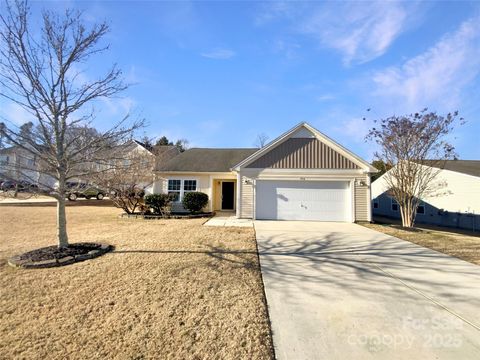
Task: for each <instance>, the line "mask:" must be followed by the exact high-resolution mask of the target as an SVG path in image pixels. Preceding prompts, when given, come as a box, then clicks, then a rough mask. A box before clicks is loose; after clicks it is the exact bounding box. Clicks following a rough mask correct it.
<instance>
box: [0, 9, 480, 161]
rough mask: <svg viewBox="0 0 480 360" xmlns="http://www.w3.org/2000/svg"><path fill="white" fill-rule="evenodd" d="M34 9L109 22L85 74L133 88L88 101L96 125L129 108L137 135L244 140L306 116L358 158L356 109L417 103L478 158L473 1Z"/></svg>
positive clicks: (479, 48)
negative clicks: (143, 123)
mask: <svg viewBox="0 0 480 360" xmlns="http://www.w3.org/2000/svg"><path fill="white" fill-rule="evenodd" d="M42 7H47V8H55V9H60V10H61V9H64V8H66V7H74V8H79V9H82V10H84V16H85V19H86V21H87V22H90V23H92V22H96V21H101V20H106V21H107V22H108V23H109V24H110V26H111V32H110V33H109V35H108V37H107V38H106V41H107V42H109V43H110V44H111V50H110V51H109V52H108V53H105V54H103V55H101V56H100V57H98V58H95V62H94V63H90V64H86V65H85V67H84V70H85V71H86V76H94V75H95V74H96V73H98V72H99V71H101V70H102V69H106V68H107V67H108V66H109V65H111V64H112V63H114V62H116V63H118V65H119V66H120V67H121V68H122V69H123V70H124V74H125V77H126V79H127V81H128V82H131V83H133V85H132V86H131V87H130V88H129V89H128V90H127V91H126V92H125V93H123V94H122V97H121V98H116V99H111V100H108V101H103V102H102V103H100V104H99V106H98V109H99V110H100V112H99V115H98V123H103V124H108V123H113V122H114V121H115V120H117V119H119V118H121V117H122V116H123V115H124V114H125V113H126V112H129V111H130V112H132V113H133V114H134V115H135V116H142V117H145V118H146V120H147V121H148V123H149V126H148V128H147V129H146V130H145V131H146V133H147V134H148V135H149V136H161V135H166V136H167V137H169V138H172V139H177V138H186V139H188V140H189V141H190V143H191V145H192V146H202V147H251V146H253V143H254V141H255V138H256V136H257V134H259V133H265V134H267V135H268V136H269V137H270V139H271V140H272V139H273V138H275V137H276V136H278V135H280V134H281V133H283V132H284V131H286V130H288V129H289V128H291V127H293V126H294V125H295V124H297V123H299V122H301V121H307V122H309V123H310V124H312V125H313V126H315V127H316V128H318V129H319V130H320V131H322V132H324V133H325V134H327V135H328V136H330V137H332V138H334V139H335V140H337V141H339V142H340V143H342V144H343V145H345V146H346V147H347V148H349V149H351V150H353V151H354V152H356V153H358V154H359V155H360V156H363V157H365V158H366V159H367V160H371V158H372V153H373V150H374V146H373V145H372V144H368V143H365V142H364V140H363V137H364V135H365V133H366V131H367V129H368V127H370V126H371V122H370V121H369V120H367V121H364V120H362V118H363V117H364V116H366V115H368V117H369V118H376V117H384V116H389V115H393V114H404V113H409V112H414V111H419V110H421V109H423V108H425V107H428V108H429V109H431V110H437V111H438V112H439V113H446V112H448V111H453V110H459V111H460V114H461V115H462V116H463V117H464V118H465V119H466V120H467V123H466V125H464V126H463V127H461V128H459V129H458V130H457V131H456V132H455V136H454V138H452V141H453V143H454V144H455V146H456V148H457V151H458V153H459V154H460V157H461V158H465V159H475V158H476V159H478V158H480V147H479V145H478V138H479V135H480V115H479V114H480V91H479V90H480V3H478V2H458V1H456V2H427V3H424V2H413V1H409V2H385V1H381V2H343V3H340V2H327V3H324V2H266V3H265V2H263V3H262V2H176V3H173V2H172V3H170V2H155V1H150V2H141V1H137V2H128V1H122V2H115V1H108V2H85V1H71V2H43V3H42V2H35V3H33V4H32V9H33V11H34V13H38V11H39V10H40V9H41V8H42ZM1 106H2V109H0V112H2V114H3V115H4V116H5V115H7V114H8V116H10V117H13V120H16V119H15V118H21V116H22V114H21V112H20V111H18V109H15V107H14V106H12V105H10V104H7V103H5V102H3V103H2V104H1ZM367 108H371V109H372V111H371V112H369V113H367V112H366V109H367Z"/></svg>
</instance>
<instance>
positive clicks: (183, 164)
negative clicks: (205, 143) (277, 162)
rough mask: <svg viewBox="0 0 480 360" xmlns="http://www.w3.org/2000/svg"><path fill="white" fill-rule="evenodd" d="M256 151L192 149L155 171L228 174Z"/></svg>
mask: <svg viewBox="0 0 480 360" xmlns="http://www.w3.org/2000/svg"><path fill="white" fill-rule="evenodd" d="M256 151H258V149H256V148H255V149H254V148H248V149H206V148H192V149H189V150H187V151H185V152H183V153H181V154H180V155H177V156H175V158H174V159H172V160H170V161H168V162H166V163H164V164H159V165H158V166H157V171H166V172H168V171H179V172H180V171H185V172H228V171H230V169H231V168H232V167H233V166H235V165H236V164H238V163H239V162H240V161H242V160H244V159H246V158H247V157H249V156H250V155H252V154H253V153H254V152H256Z"/></svg>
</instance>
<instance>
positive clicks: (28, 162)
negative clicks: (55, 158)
mask: <svg viewBox="0 0 480 360" xmlns="http://www.w3.org/2000/svg"><path fill="white" fill-rule="evenodd" d="M40 162H41V161H40V159H38V158H37V157H35V156H34V155H33V154H31V153H30V152H28V151H26V150H25V149H22V148H21V147H19V146H10V147H8V148H4V149H1V150H0V179H4V180H15V181H28V182H30V183H34V184H39V185H43V186H44V187H45V186H48V185H50V184H51V183H52V180H51V178H50V177H48V176H46V175H45V174H41V173H40V172H39V171H38V170H37V169H38V166H40Z"/></svg>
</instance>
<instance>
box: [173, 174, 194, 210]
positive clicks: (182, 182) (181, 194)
mask: <svg viewBox="0 0 480 360" xmlns="http://www.w3.org/2000/svg"><path fill="white" fill-rule="evenodd" d="M175 180H179V181H180V190H170V189H169V188H168V182H169V181H175ZM185 181H195V190H185ZM194 191H198V180H197V179H178V178H171V179H168V180H167V193H171V192H178V194H179V195H178V200H177V201H174V203H177V204H178V203H181V202H182V201H183V197H184V195H185V193H189V192H194Z"/></svg>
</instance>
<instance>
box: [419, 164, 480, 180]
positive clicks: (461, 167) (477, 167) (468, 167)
mask: <svg viewBox="0 0 480 360" xmlns="http://www.w3.org/2000/svg"><path fill="white" fill-rule="evenodd" d="M423 163H424V164H425V165H429V166H433V167H436V168H439V169H445V170H450V171H455V172H459V173H462V174H467V175H472V176H479V177H480V160H446V161H440V162H439V161H434V160H425V161H424V162H423Z"/></svg>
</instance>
